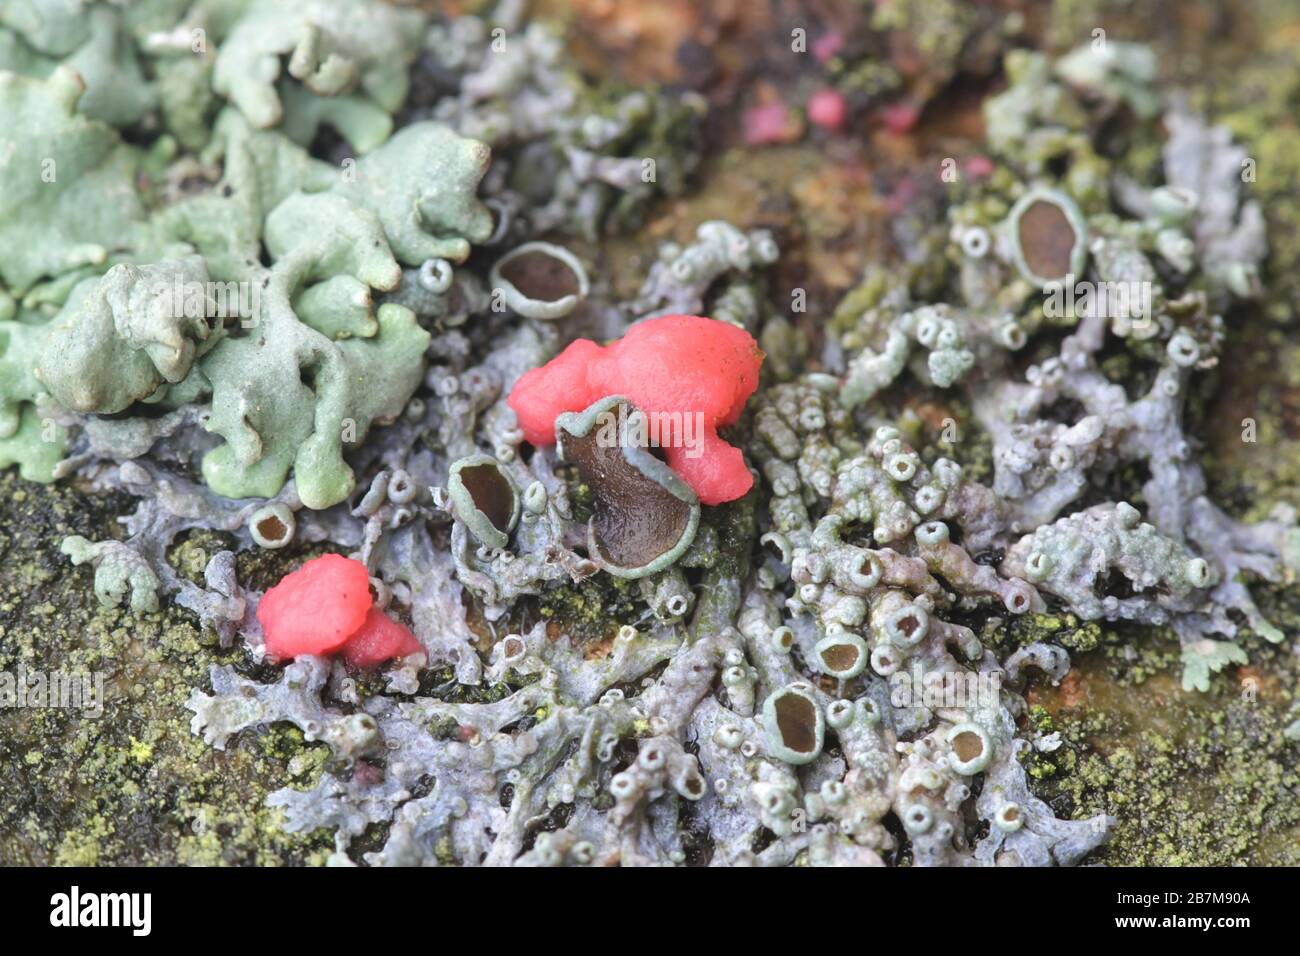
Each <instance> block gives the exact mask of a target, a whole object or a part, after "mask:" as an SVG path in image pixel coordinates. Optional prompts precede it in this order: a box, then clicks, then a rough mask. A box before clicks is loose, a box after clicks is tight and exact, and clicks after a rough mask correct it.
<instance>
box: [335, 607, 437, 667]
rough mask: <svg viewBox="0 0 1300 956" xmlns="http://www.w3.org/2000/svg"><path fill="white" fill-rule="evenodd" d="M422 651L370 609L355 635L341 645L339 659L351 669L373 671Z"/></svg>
mask: <svg viewBox="0 0 1300 956" xmlns="http://www.w3.org/2000/svg"><path fill="white" fill-rule="evenodd" d="M422 650H424V648H423V647H422V646H421V644H420V642H419V641H418V640H417V639H416V637H415V635H414V634H412V633H411V632H410V630H409V629H408V628H406V627H405V626H404V625H402V624H399V623H398V622H397V621H394V620H393V619H392V618H391V617H389V616H388V615H387V614H385V613H384V612H383V611H381V610H379V608H377V607H372V608H371V609H370V610H369V611H368V612H367V613H366V619H365V621H364V622H363V623H362V625H361V627H360V628H359V629H358V630H357V632H356V633H355V634H353V635H352V636H351V637H349V638H348V641H347V643H346V644H344V645H343V659H344V660H346V661H347V662H348V663H349V664H351V665H352V666H353V667H374V666H376V665H378V664H382V663H383V662H384V661H387V660H391V659H392V658H394V657H406V656H407V655H408V654H414V653H416V652H417V651H422Z"/></svg>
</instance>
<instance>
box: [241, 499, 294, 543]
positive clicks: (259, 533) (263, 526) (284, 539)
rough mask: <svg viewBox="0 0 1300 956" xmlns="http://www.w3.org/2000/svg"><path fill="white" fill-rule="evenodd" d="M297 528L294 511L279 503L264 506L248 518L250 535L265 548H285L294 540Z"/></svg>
mask: <svg viewBox="0 0 1300 956" xmlns="http://www.w3.org/2000/svg"><path fill="white" fill-rule="evenodd" d="M297 526H298V522H297V519H295V518H294V516H293V511H292V509H290V508H289V506H288V505H284V504H279V503H275V504H269V505H263V506H262V507H261V508H258V509H257V510H256V511H254V512H253V513H252V514H251V515H249V517H248V533H249V534H250V535H252V536H253V540H254V541H255V542H256V543H257V544H258V546H259V547H263V548H270V549H275V548H283V547H284V546H285V545H286V544H288V543H289V542H290V541H292V540H293V533H294V529H295V528H297Z"/></svg>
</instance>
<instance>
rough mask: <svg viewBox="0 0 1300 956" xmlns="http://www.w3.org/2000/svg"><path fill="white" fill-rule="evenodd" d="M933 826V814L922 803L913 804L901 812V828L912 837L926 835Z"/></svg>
mask: <svg viewBox="0 0 1300 956" xmlns="http://www.w3.org/2000/svg"><path fill="white" fill-rule="evenodd" d="M932 826H934V813H933V812H931V810H930V808H929V807H927V806H926V805H925V804H924V803H914V804H912V805H911V806H910V807H908V808H907V809H906V810H904V811H903V828H904V829H905V830H907V832H908V833H910V834H911V835H912V836H920V835H921V834H922V833H928V832H929V831H930V828H931V827H932Z"/></svg>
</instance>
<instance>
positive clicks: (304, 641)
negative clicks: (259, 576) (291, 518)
mask: <svg viewBox="0 0 1300 956" xmlns="http://www.w3.org/2000/svg"><path fill="white" fill-rule="evenodd" d="M373 605H374V596H373V595H372V594H371V593H370V574H369V572H368V571H366V566H365V565H364V564H362V563H361V562H360V561H354V560H353V559H351V558H345V557H342V556H340V555H337V554H326V555H322V556H321V557H319V558H313V559H312V560H310V561H308V562H306V563H305V564H304V565H303V566H302V567H301V568H299V569H298V570H297V571H291V572H289V573H288V574H286V575H285V576H284V577H282V578H281V579H280V581H279V583H278V584H276V585H275V586H274V587H272V588H271V589H270V590H268V591H267V592H266V593H265V594H264V595H262V601H261V603H260V604H258V606H257V620H258V622H259V623H260V624H261V625H262V634H263V635H264V636H265V638H266V650H267V653H269V654H271V655H273V656H275V657H278V658H281V659H282V660H288V659H291V658H294V657H298V656H299V655H301V654H322V655H323V654H333V653H335V652H337V651H340V650H341V651H342V652H343V656H344V658H345V659H346V660H347V662H348V663H349V664H351V665H353V666H354V667H374V666H375V665H376V664H382V663H383V662H384V661H386V660H389V659H391V658H394V657H405V656H407V655H408V654H414V653H415V652H416V651H420V650H423V647H422V646H421V644H420V642H419V640H417V639H416V637H415V635H414V634H412V633H411V632H410V630H408V629H407V628H406V627H404V626H403V625H401V624H399V623H398V622H396V621H394V620H393V619H392V618H390V617H388V615H386V614H385V613H384V612H383V611H381V610H379V608H376V607H374V606H373Z"/></svg>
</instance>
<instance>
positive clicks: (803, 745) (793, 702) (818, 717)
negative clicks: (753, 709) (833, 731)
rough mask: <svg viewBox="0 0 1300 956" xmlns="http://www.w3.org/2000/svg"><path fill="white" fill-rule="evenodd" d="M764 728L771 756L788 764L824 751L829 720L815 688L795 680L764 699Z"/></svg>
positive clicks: (800, 761) (804, 761)
mask: <svg viewBox="0 0 1300 956" xmlns="http://www.w3.org/2000/svg"><path fill="white" fill-rule="evenodd" d="M763 729H764V731H766V733H767V747H768V750H769V751H770V752H771V754H772V756H774V757H776V758H777V759H778V760H783V761H785V762H786V763H788V764H796V765H798V764H805V763H808V762H810V761H812V760H815V759H816V757H817V755H818V754H819V753H821V752H822V744H823V742H824V741H825V737H826V723H825V718H824V717H823V716H822V709H821V707H819V706H818V705H817V698H815V697H814V696H813V693H812V688H811V687H810V686H809V685H808V684H805V683H803V682H796V683H794V684H788V685H786V686H785V687H782V688H781V689H780V690H777V691H774V692H773V693H772V694H771V695H769V696H768V698H767V700H765V701H764V702H763Z"/></svg>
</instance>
